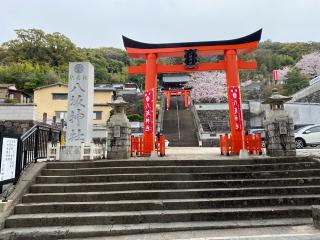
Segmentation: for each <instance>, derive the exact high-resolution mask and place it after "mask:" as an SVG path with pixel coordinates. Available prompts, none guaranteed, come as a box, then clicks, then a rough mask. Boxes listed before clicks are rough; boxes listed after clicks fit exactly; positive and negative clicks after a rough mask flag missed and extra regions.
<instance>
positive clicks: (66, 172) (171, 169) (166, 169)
mask: <svg viewBox="0 0 320 240" xmlns="http://www.w3.org/2000/svg"><path fill="white" fill-rule="evenodd" d="M311 167H319V163H317V162H297V163H274V164H251V165H221V166H151V167H149V166H147V167H141V166H138V167H101V168H77V169H45V170H43V171H42V175H44V176H72V175H93V174H125V173H201V172H221V171H224V172H226V171H230V172H232V171H266V170H294V169H301V168H311Z"/></svg>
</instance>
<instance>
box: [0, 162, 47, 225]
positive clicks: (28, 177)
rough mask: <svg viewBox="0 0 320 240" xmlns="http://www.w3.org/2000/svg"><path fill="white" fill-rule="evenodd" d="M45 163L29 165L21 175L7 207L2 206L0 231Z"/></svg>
mask: <svg viewBox="0 0 320 240" xmlns="http://www.w3.org/2000/svg"><path fill="white" fill-rule="evenodd" d="M46 165H47V163H46V162H38V163H36V164H35V163H31V164H30V166H29V167H28V168H27V169H26V171H25V172H24V173H23V175H22V176H21V177H20V179H19V181H18V183H17V185H16V187H15V189H14V191H13V192H12V194H11V195H10V196H9V198H8V202H7V203H8V205H7V206H3V210H4V211H3V212H0V230H1V229H3V228H4V223H5V220H6V219H7V218H8V217H9V216H10V215H12V214H13V213H14V207H15V206H16V205H17V204H18V203H20V202H21V199H22V197H23V196H24V195H25V194H26V193H27V192H29V189H30V187H31V185H32V184H33V183H34V182H35V180H36V177H37V176H38V175H40V173H41V171H42V169H44V168H45V167H46Z"/></svg>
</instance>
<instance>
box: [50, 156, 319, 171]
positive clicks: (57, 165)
mask: <svg viewBox="0 0 320 240" xmlns="http://www.w3.org/2000/svg"><path fill="white" fill-rule="evenodd" d="M295 162H313V160H312V159H311V158H307V157H296V158H283V157H278V158H269V159H268V160H266V159H264V158H261V157H259V158H250V159H219V160H214V159H213V160H166V159H164V160H152V161H150V160H144V159H130V160H99V161H81V162H79V161H78V162H70V161H68V162H63V161H55V162H50V163H49V164H48V165H47V169H75V168H89V167H90V168H98V167H121V166H122V167H123V166H126V167H132V166H186V165H191V166H197V165H200V166H218V165H248V164H264V163H268V164H271V163H295Z"/></svg>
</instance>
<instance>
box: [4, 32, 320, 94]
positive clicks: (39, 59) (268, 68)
mask: <svg viewBox="0 0 320 240" xmlns="http://www.w3.org/2000/svg"><path fill="white" fill-rule="evenodd" d="M317 52H320V43H318V42H307V43H278V42H272V41H265V42H262V43H261V44H260V46H259V48H258V49H257V50H256V51H255V52H253V53H250V54H247V55H243V56H240V57H241V58H244V59H248V60H256V61H257V63H258V68H257V70H255V71H241V72H240V78H241V81H247V80H253V81H261V82H263V85H264V86H267V85H269V84H270V82H272V70H274V69H282V68H285V67H290V68H291V69H294V67H297V68H298V71H299V74H300V73H303V74H306V75H307V76H304V75H303V77H306V78H311V77H312V76H314V75H315V74H319V73H320V54H318V53H317ZM310 53H311V55H310ZM308 54H309V55H308ZM305 55H308V56H309V58H308V59H307V60H306V61H304V62H303V63H301V64H300V65H299V64H298V63H299V61H300V60H302V59H303V56H305ZM220 59H221V57H220V56H218V57H217V56H215V57H212V58H210V59H201V61H208V60H210V61H216V60H220ZM315 59H316V60H315ZM70 61H90V62H91V63H92V64H93V65H94V67H95V82H96V83H102V82H103V83H105V82H126V81H131V82H136V83H138V84H139V86H143V81H144V80H143V77H142V76H128V74H127V67H128V66H129V65H136V64H139V61H140V60H131V59H129V58H128V56H127V54H126V52H125V51H124V50H122V49H117V48H110V47H103V48H95V49H92V48H79V47H77V46H76V45H75V44H74V43H73V42H72V40H71V39H69V38H68V37H66V36H64V35H63V34H61V33H45V32H44V31H42V30H39V29H20V30H16V38H15V39H13V40H8V41H7V42H5V43H3V44H2V45H1V47H0V64H1V65H0V83H15V84H16V85H17V87H18V88H19V89H22V90H25V91H27V92H32V90H33V89H34V88H36V87H39V86H42V85H46V84H50V83H53V82H67V76H68V63H69V62H70ZM162 61H163V62H165V63H172V62H174V63H177V62H181V59H164V60H162ZM140 62H141V61H140ZM314 62H317V64H318V65H315V64H314ZM159 78H160V79H161V75H160V76H159ZM298 78H301V76H298ZM306 78H305V79H306ZM305 79H304V84H305V83H306V81H305ZM302 85H303V84H302ZM213 86H214V85H213ZM299 87H301V86H299ZM264 89H265V90H264V91H268V90H267V89H268V88H267V87H265V88H264Z"/></svg>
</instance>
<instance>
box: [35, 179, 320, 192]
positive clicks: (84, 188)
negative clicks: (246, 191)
mask: <svg viewBox="0 0 320 240" xmlns="http://www.w3.org/2000/svg"><path fill="white" fill-rule="evenodd" d="M318 184H319V185H320V177H307V178H274V179H272V178H268V179H237V180H233V179H228V180H194V181H139V182H138V181H135V182H134V181H133V182H118V183H117V182H111V183H108V182H103V183H100V182H98V183H60V184H34V185H33V186H32V187H31V189H30V192H31V193H64V192H102V191H119V189H121V190H152V189H153V190H155V189H175V188H176V189H190V188H191V189H196V188H229V187H231V188H234V187H244V186H246V187H263V186H275V187H277V186H279V185H281V186H302V185H303V186H308V185H318Z"/></svg>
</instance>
